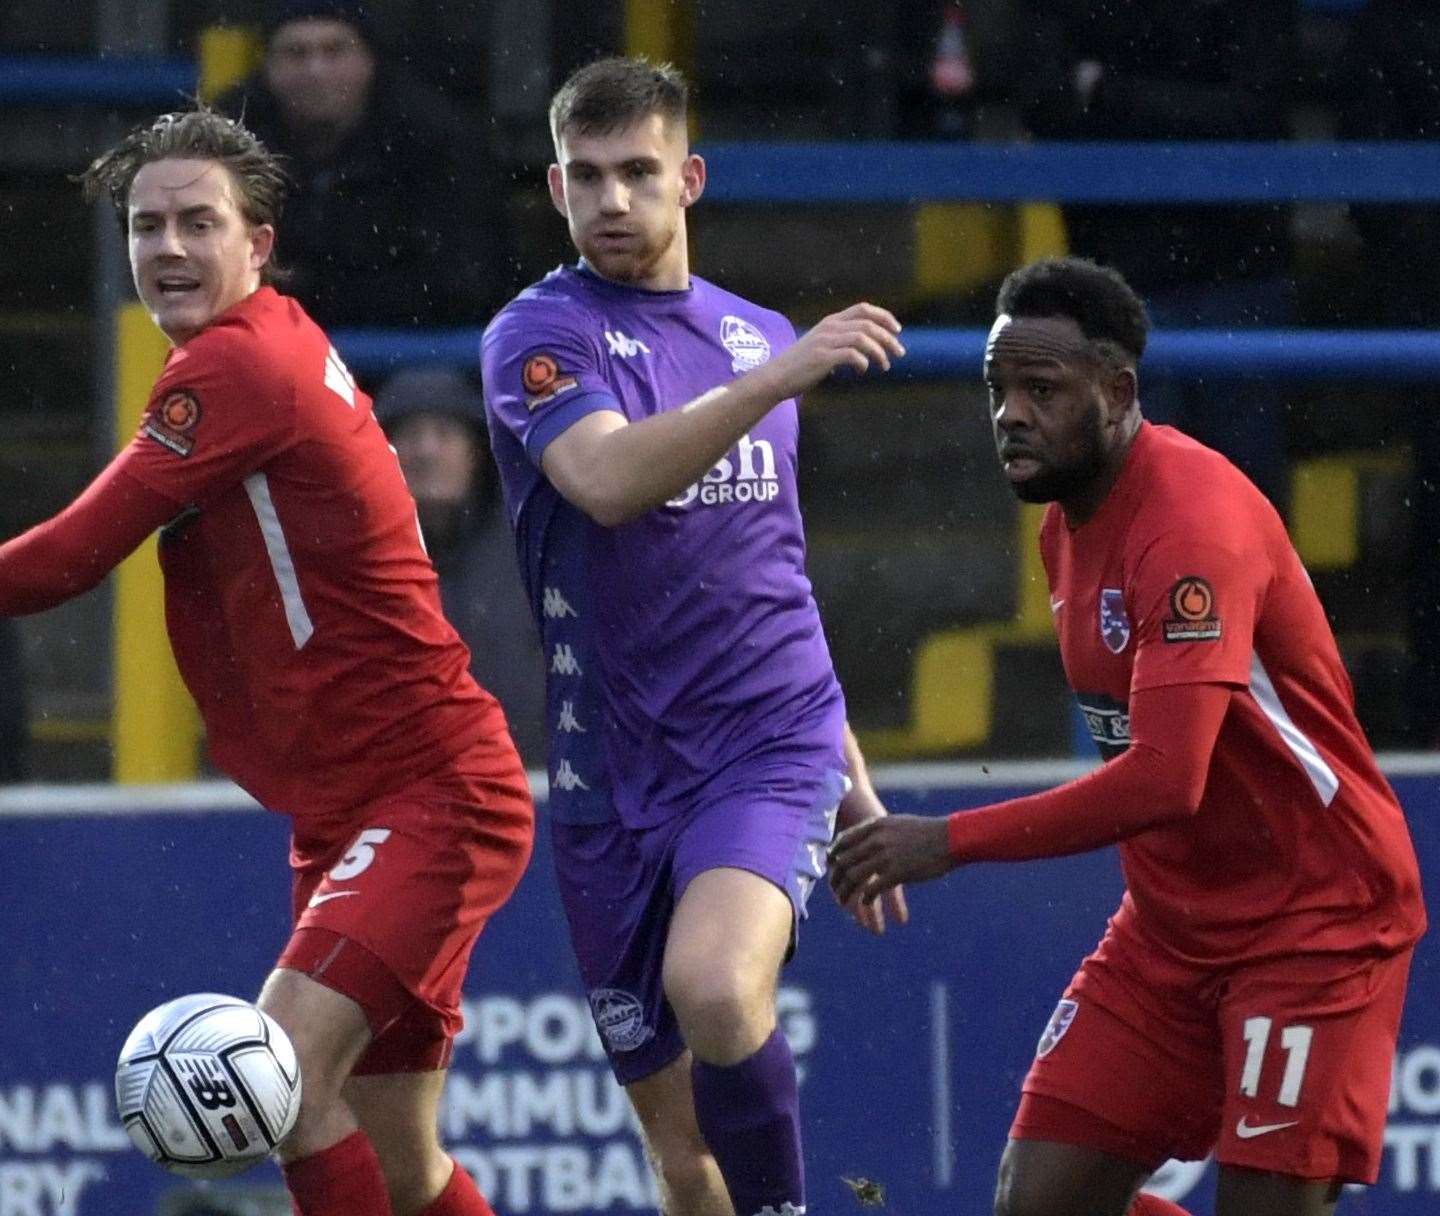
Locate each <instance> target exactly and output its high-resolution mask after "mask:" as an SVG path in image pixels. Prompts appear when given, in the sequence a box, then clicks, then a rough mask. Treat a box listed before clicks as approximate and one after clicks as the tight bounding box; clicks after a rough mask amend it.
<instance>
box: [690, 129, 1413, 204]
mask: <svg viewBox="0 0 1440 1216" xmlns="http://www.w3.org/2000/svg"><path fill="white" fill-rule="evenodd" d="M696 151H698V152H700V153H701V154H703V155H704V157H705V161H706V164H707V166H708V167H709V176H708V178H707V181H706V185H705V197H706V198H707V199H708V200H709V201H711V202H724V203H789V204H800V203H812V204H813V203H830V204H835V203H916V202H924V201H930V200H939V199H953V200H957V201H958V200H970V201H981V202H1022V201H1026V200H1033V199H1052V200H1056V201H1062V200H1063V201H1065V202H1071V203H1137V204H1146V203H1176V202H1188V203H1233V202H1272V203H1296V202H1326V201H1330V202H1407V203H1411V202H1423V201H1427V200H1434V199H1437V198H1440V143H1329V142H1326V143H1039V144H1027V143H1004V144H976V143H861V142H851V141H840V140H836V141H834V142H826V143H784V144H780V143H758V142H757V143H724V144H702V145H700V146H699V147H697V149H696Z"/></svg>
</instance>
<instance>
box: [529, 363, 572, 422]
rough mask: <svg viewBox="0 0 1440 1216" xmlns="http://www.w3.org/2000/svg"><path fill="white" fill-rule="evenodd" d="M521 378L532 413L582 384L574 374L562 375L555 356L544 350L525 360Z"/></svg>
mask: <svg viewBox="0 0 1440 1216" xmlns="http://www.w3.org/2000/svg"><path fill="white" fill-rule="evenodd" d="M520 380H521V383H522V385H523V386H524V389H525V408H526V409H527V410H529V411H530V412H531V413H534V412H535V411H536V410H538V409H539V408H540V407H541V406H542V405H545V404H546V403H547V402H550V401H554V400H555V398H556V397H558V396H559V395H560V394H561V393H568V392H569V391H570V390H571V389H572V388H578V387H579V384H580V381H579V380H578V379H576V378H575V377H574V376H566V375H561V374H560V364H559V363H558V362H557V361H556V359H555V356H554V355H550V354H546V353H544V352H543V351H542V352H541V353H540V354H538V355H531V356H530V357H529V358H528V359H526V360H525V367H524V369H523V370H522V371H521V373H520Z"/></svg>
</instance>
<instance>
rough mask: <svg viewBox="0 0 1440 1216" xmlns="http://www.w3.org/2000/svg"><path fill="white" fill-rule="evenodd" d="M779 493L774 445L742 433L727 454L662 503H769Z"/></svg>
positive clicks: (715, 504)
mask: <svg viewBox="0 0 1440 1216" xmlns="http://www.w3.org/2000/svg"><path fill="white" fill-rule="evenodd" d="M779 495H780V475H779V473H778V472H776V466H775V448H774V447H773V446H772V445H771V443H770V441H769V440H768V439H751V438H750V436H749V435H742V436H741V437H740V442H739V443H738V444H736V445H735V449H734V450H733V451H732V452H731V453H730V454H729V455H728V456H722V457H721V458H720V460H719V461H718V463H717V464H716V465H715V467H714V468H713V469H711V470H710V471H709V472H708V473H706V474H705V476H704V477H702V478H701V479H700V480H699V481H697V482H696V483H695V484H694V485H692V486H691V487H690V488H689V489H687V490H686V491H685V492H684V493H683V494H679V495H677V496H676V497H674V498H672V499H671V500H670V501H669V502H667V503H666V504H665V505H666V506H667V507H675V508H676V509H683V508H685V507H690V506H695V505H697V504H698V505H699V506H702V507H716V506H726V505H728V504H730V503H736V502H770V501H772V500H773V499H775V498H777V497H779Z"/></svg>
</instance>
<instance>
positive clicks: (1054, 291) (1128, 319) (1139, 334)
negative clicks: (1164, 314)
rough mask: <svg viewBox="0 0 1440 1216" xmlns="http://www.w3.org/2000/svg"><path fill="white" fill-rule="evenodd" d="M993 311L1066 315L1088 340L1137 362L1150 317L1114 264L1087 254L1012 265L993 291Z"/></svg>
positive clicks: (1030, 315) (1018, 315) (1038, 315)
mask: <svg viewBox="0 0 1440 1216" xmlns="http://www.w3.org/2000/svg"><path fill="white" fill-rule="evenodd" d="M995 312H996V314H997V315H998V314H1001V313H1008V314H1009V315H1010V316H1012V317H1069V318H1070V319H1071V320H1072V321H1074V322H1075V324H1077V325H1078V326H1079V327H1080V331H1081V332H1082V333H1083V334H1084V335H1085V336H1086V337H1087V338H1089V339H1090V340H1091V341H1092V342H1102V343H1107V344H1111V345H1113V346H1116V347H1119V349H1120V350H1121V351H1123V352H1124V353H1125V354H1126V355H1127V356H1129V359H1130V361H1132V362H1134V363H1139V362H1140V358H1141V356H1142V355H1144V353H1145V342H1146V339H1147V338H1148V337H1149V334H1150V317H1149V315H1148V314H1147V313H1146V311H1145V305H1144V303H1143V302H1142V301H1141V299H1140V297H1139V296H1138V295H1136V294H1135V290H1134V289H1133V288H1132V287H1131V286H1130V284H1129V283H1127V282H1126V281H1125V279H1124V278H1123V277H1122V276H1121V274H1120V272H1119V271H1118V270H1112V269H1111V268H1110V267H1109V266H1101V265H1100V264H1099V263H1097V262H1092V261H1091V260H1090V259H1089V258H1076V257H1068V258H1042V259H1041V260H1040V261H1038V262H1031V263H1030V265H1028V266H1022V267H1021V268H1020V269H1019V270H1016V271H1012V272H1011V273H1010V274H1009V275H1007V276H1006V278H1005V281H1004V282H1003V283H1001V284H1000V293H999V294H998V295H997V296H996V297H995Z"/></svg>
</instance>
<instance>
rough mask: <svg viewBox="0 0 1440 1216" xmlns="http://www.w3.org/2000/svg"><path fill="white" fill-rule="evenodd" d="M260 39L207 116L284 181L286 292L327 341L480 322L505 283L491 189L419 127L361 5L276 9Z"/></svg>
mask: <svg viewBox="0 0 1440 1216" xmlns="http://www.w3.org/2000/svg"><path fill="white" fill-rule="evenodd" d="M264 28H265V59H264V63H263V64H262V66H261V68H260V70H259V71H258V72H256V73H255V75H253V76H252V77H250V78H249V79H248V80H246V81H244V82H243V83H242V84H240V85H238V86H237V87H236V88H234V89H233V90H231V91H230V92H228V93H226V94H225V95H223V96H222V97H220V98H219V99H218V100H217V102H216V108H217V109H219V110H221V111H222V112H223V113H226V114H229V115H231V116H232V117H236V118H243V120H244V122H245V125H246V126H247V127H248V128H249V129H250V130H252V131H253V132H255V134H256V135H257V136H258V137H259V138H260V139H261V140H262V141H263V142H264V143H265V144H266V145H267V146H268V147H270V148H272V149H274V150H275V151H276V152H277V153H279V154H280V155H281V156H282V157H283V159H284V161H285V167H286V170H287V172H288V173H289V175H290V177H291V178H292V181H293V187H292V190H291V194H290V201H289V204H288V207H287V210H286V215H285V234H284V240H283V242H282V243H281V244H280V245H279V246H278V247H277V256H278V259H279V262H280V264H281V265H282V266H284V267H285V268H286V269H287V270H288V272H289V275H290V277H289V279H288V280H287V281H286V288H287V290H288V291H289V292H290V293H291V294H292V295H294V296H295V297H296V298H298V299H299V300H301V301H302V302H303V303H304V305H305V307H306V309H307V311H309V312H310V314H311V315H312V316H314V318H315V319H316V321H317V322H318V323H319V324H321V325H322V326H324V327H325V328H327V329H328V328H332V327H337V326H365V325H385V326H397V325H416V326H426V325H444V324H471V323H473V322H474V320H475V318H476V317H483V316H488V315H489V314H490V312H492V311H493V309H494V307H495V306H496V305H498V304H499V303H500V302H501V301H502V300H503V299H504V298H505V297H506V296H507V295H508V294H509V293H510V291H511V290H512V289H513V286H514V284H513V282H512V280H513V279H514V277H515V271H514V267H513V264H512V263H513V255H512V253H511V240H510V236H509V233H508V231H507V225H506V223H505V219H504V216H505V209H504V183H503V181H502V180H501V179H500V174H499V173H498V171H497V170H496V168H495V166H494V164H493V162H492V160H491V159H490V158H488V157H486V156H485V155H483V154H482V150H481V148H480V146H479V144H478V141H477V142H476V144H475V145H474V146H468V147H460V146H457V145H456V144H455V142H454V139H453V137H450V136H446V135H442V134H441V132H440V130H439V129H438V128H436V127H434V126H433V125H432V124H431V122H430V120H429V118H426V117H422V113H423V112H424V111H425V110H426V109H427V107H423V106H421V105H419V104H418V103H417V101H416V97H415V89H414V87H413V85H412V83H411V82H410V80H409V78H408V76H407V74H406V73H405V72H404V71H403V69H402V68H401V67H400V66H399V65H397V64H394V63H392V62H389V61H388V59H387V57H386V55H385V53H384V50H383V48H382V47H381V46H380V45H379V41H378V39H377V38H376V35H375V30H374V26H373V23H372V19H371V11H370V6H369V5H367V4H366V3H364V2H363V0H279V2H278V3H277V4H275V5H274V6H273V7H272V9H271V11H270V16H269V20H268V21H267V22H266V24H265V27H264ZM451 129H452V130H453V128H451Z"/></svg>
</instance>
